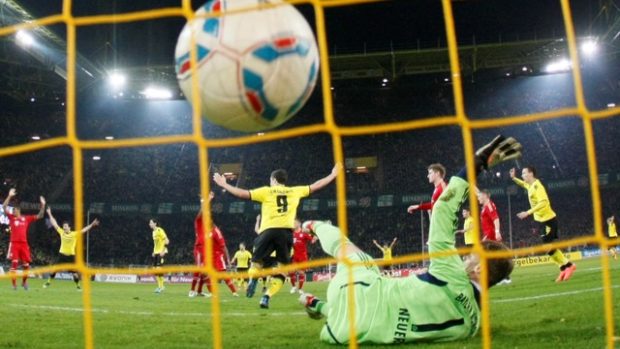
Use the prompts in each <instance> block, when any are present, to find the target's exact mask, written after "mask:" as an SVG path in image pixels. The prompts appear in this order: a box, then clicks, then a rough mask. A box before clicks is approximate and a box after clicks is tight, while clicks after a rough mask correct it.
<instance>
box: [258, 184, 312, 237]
mask: <svg viewBox="0 0 620 349" xmlns="http://www.w3.org/2000/svg"><path fill="white" fill-rule="evenodd" d="M308 195H310V186H308V185H305V186H299V187H286V186H283V185H277V186H273V187H261V188H257V189H253V190H250V198H251V199H252V200H253V201H258V202H260V203H261V221H260V227H259V229H258V233H259V234H260V233H262V232H263V231H265V230H266V229H269V228H290V229H293V227H294V226H295V216H296V215H297V206H299V201H300V200H301V199H302V198H305V197H306V196H308Z"/></svg>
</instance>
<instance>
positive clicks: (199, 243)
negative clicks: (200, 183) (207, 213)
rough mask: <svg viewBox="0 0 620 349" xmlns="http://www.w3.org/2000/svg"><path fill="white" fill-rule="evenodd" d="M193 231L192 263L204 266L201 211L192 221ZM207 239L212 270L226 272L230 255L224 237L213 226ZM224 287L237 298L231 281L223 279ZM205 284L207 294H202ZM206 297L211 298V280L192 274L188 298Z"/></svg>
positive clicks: (211, 197) (210, 195)
mask: <svg viewBox="0 0 620 349" xmlns="http://www.w3.org/2000/svg"><path fill="white" fill-rule="evenodd" d="M212 199H213V193H209V201H211V200H212ZM194 231H195V233H196V242H195V243H194V261H195V263H196V265H197V266H204V265H205V261H206V255H205V252H206V251H205V239H204V238H205V234H204V230H203V229H202V210H200V212H198V215H197V216H196V219H195V220H194ZM209 238H210V239H211V240H212V244H211V246H212V248H213V255H212V258H213V259H212V261H213V268H214V269H215V270H217V271H226V265H229V264H230V255H229V254H228V248H227V247H226V240H224V235H223V234H222V232H221V231H220V229H219V228H218V227H217V226H216V225H215V224H214V225H213V228H212V229H211V232H209ZM224 281H225V282H226V285H227V286H228V288H229V289H230V291H231V292H232V294H233V296H235V297H238V296H239V294H237V289H236V287H235V284H234V283H233V281H232V280H231V279H224ZM205 283H206V284H207V289H208V290H209V293H207V294H204V293H202V287H203V285H204V284H205ZM196 284H198V290H197V291H194V290H195V287H196ZM197 295H198V296H206V297H211V279H210V278H209V276H208V275H205V274H201V273H194V278H193V279H192V287H191V290H190V291H189V296H190V297H195V296H197Z"/></svg>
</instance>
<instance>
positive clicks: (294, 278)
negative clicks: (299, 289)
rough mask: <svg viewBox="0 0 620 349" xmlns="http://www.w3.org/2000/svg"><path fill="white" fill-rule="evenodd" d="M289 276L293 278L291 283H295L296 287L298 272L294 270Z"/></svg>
mask: <svg viewBox="0 0 620 349" xmlns="http://www.w3.org/2000/svg"><path fill="white" fill-rule="evenodd" d="M288 276H289V277H290V278H291V285H293V287H295V282H296V281H297V278H296V276H297V272H296V271H294V272H292V273H290V274H288Z"/></svg>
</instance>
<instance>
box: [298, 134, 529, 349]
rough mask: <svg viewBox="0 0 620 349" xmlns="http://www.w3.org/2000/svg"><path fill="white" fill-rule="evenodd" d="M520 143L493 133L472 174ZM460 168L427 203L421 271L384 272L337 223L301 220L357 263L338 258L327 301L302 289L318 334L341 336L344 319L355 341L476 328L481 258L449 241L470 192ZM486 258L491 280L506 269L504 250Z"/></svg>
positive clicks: (464, 333)
mask: <svg viewBox="0 0 620 349" xmlns="http://www.w3.org/2000/svg"><path fill="white" fill-rule="evenodd" d="M520 150H521V145H520V144H519V143H518V142H517V141H516V140H515V139H514V138H508V139H505V138H504V137H502V136H498V137H497V138H495V139H494V140H493V141H492V142H491V143H489V144H487V145H485V146H484V147H482V148H480V149H479V150H478V151H477V152H476V157H475V168H474V169H470V170H474V171H475V172H476V174H478V173H479V172H480V171H482V170H483V169H488V168H491V167H493V166H495V165H497V164H499V163H501V162H503V161H507V160H510V159H514V158H516V157H518V156H520V155H521V152H520ZM466 173H467V171H466V169H465V168H464V169H462V170H461V171H460V172H459V173H458V174H457V175H456V176H454V177H452V178H451V179H450V184H449V185H448V187H447V188H446V190H445V191H444V193H443V194H442V196H440V197H439V200H438V201H437V202H436V204H435V207H434V208H433V211H432V214H431V223H430V228H429V239H428V247H429V252H430V259H431V264H430V266H429V268H428V272H426V273H424V274H420V275H411V276H409V277H406V278H397V279H396V278H387V277H382V276H381V273H380V272H379V269H378V268H377V266H376V264H375V263H373V261H372V257H370V256H369V255H368V254H366V253H364V252H363V251H362V250H360V249H359V248H358V247H357V246H355V245H354V244H353V243H352V242H351V241H349V240H348V239H346V238H344V239H343V238H342V232H341V231H340V229H338V228H337V227H334V226H332V225H331V224H329V223H326V222H320V221H309V222H305V223H304V224H303V228H304V230H307V231H311V232H314V233H315V234H316V235H317V236H318V237H319V242H320V243H321V247H322V248H323V250H324V251H325V252H326V253H327V254H329V255H331V256H334V257H337V258H339V259H340V258H344V257H346V258H347V259H348V260H350V261H351V262H353V263H356V265H354V266H352V267H349V265H347V264H345V263H344V262H342V261H340V262H339V263H338V267H337V271H336V275H335V276H334V278H333V279H332V280H331V281H330V283H329V286H328V288H327V301H321V300H319V299H318V298H316V297H314V296H312V295H311V294H307V293H306V294H304V295H302V296H301V297H300V302H301V303H302V304H303V305H304V306H305V308H306V311H307V312H308V314H309V315H310V317H312V318H315V319H318V318H321V317H323V316H325V317H327V321H326V324H325V325H324V326H323V330H322V331H321V334H320V338H321V340H322V341H325V342H328V343H332V344H347V343H348V342H349V338H350V337H349V333H350V325H353V327H354V331H355V338H356V339H357V342H359V343H376V344H388V343H405V342H432V341H450V340H457V339H462V338H467V337H471V336H473V335H475V334H476V332H477V331H478V328H479V326H480V304H479V295H480V282H481V264H480V258H479V256H477V255H474V254H471V255H468V256H467V257H466V258H465V259H464V261H463V260H462V259H461V257H460V256H459V255H458V254H457V253H456V252H457V250H456V246H455V228H456V224H457V221H458V217H457V214H458V212H459V208H460V206H461V205H462V204H463V202H464V201H465V200H466V199H467V198H468V192H469V183H468V182H467V181H466ZM482 245H483V247H484V248H485V249H486V250H496V251H504V250H507V248H506V247H505V246H504V245H503V244H501V243H499V242H496V241H483V242H482ZM449 253H450V254H449ZM438 254H439V255H438ZM486 266H487V268H488V270H487V275H488V285H489V287H490V286H493V285H495V284H497V283H498V282H500V281H501V280H502V279H504V278H505V277H507V276H508V275H510V273H511V272H512V268H513V263H512V259H510V258H505V259H489V260H488V261H487V264H486ZM349 287H354V296H353V297H354V299H349V295H350V292H349V291H350V290H349ZM349 304H354V305H355V311H354V313H355V319H354V323H353V324H350V322H349V317H350V309H349Z"/></svg>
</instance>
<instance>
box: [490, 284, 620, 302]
mask: <svg viewBox="0 0 620 349" xmlns="http://www.w3.org/2000/svg"><path fill="white" fill-rule="evenodd" d="M618 287H620V285H614V286H611V288H612V289H614V288H618ZM602 290H603V287H595V288H586V289H582V290H575V291H566V292H555V293H547V294H541V295H537V296H530V297H517V298H507V299H496V300H492V301H491V303H514V302H524V301H532V300H537V299H543V298H555V297H561V296H571V295H576V294H582V293H589V292H597V291H602Z"/></svg>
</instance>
